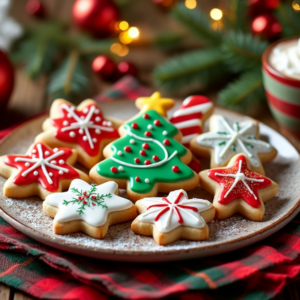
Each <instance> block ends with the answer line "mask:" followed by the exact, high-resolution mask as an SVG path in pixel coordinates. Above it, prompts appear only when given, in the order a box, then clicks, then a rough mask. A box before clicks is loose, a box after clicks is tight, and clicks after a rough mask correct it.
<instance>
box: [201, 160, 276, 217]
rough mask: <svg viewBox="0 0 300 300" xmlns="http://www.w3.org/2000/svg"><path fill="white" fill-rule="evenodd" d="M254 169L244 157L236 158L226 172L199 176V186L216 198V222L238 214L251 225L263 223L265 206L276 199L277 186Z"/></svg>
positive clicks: (214, 202) (224, 169)
mask: <svg viewBox="0 0 300 300" xmlns="http://www.w3.org/2000/svg"><path fill="white" fill-rule="evenodd" d="M253 169H254V168H253V166H252V165H251V162H250V160H249V159H248V157H247V156H246V155H245V154H237V155H235V156H234V157H233V158H232V159H231V160H230V162H229V164H228V166H227V167H225V168H217V169H210V170H205V171H202V172H200V174H199V176H200V183H201V186H202V187H203V188H204V189H205V190H207V191H208V192H209V193H211V194H214V195H215V196H214V200H213V206H214V208H215V209H216V218H217V219H226V218H228V217H230V216H232V215H234V214H236V213H240V214H241V215H243V216H245V217H246V218H248V219H250V220H253V221H261V220H262V218H263V215H264V212H265V205H264V202H266V201H268V200H270V199H272V198H273V197H274V196H275V195H276V193H277V191H278V185H277V183H275V182H274V181H272V180H271V179H269V178H267V177H265V176H263V175H260V174H258V173H255V172H254V170H253Z"/></svg>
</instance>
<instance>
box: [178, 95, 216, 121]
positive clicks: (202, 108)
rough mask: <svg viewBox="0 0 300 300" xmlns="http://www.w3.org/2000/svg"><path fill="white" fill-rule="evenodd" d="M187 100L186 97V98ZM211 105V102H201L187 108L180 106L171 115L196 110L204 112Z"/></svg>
mask: <svg viewBox="0 0 300 300" xmlns="http://www.w3.org/2000/svg"><path fill="white" fill-rule="evenodd" d="M186 100H187V99H186ZM211 107H212V103H209V102H208V103H203V104H199V105H195V106H191V107H187V108H182V109H179V110H177V111H175V112H174V114H173V117H179V116H186V115H190V114H194V113H198V112H203V113H206V112H207V111H208V110H209V109H210V108H211Z"/></svg>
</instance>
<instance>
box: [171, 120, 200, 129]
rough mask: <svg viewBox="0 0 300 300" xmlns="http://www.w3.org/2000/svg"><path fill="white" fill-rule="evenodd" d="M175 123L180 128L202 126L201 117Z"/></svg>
mask: <svg viewBox="0 0 300 300" xmlns="http://www.w3.org/2000/svg"><path fill="white" fill-rule="evenodd" d="M174 125H175V126H176V128H178V129H183V128H187V127H192V126H200V125H201V123H200V120H199V119H192V120H188V121H184V122H180V123H174Z"/></svg>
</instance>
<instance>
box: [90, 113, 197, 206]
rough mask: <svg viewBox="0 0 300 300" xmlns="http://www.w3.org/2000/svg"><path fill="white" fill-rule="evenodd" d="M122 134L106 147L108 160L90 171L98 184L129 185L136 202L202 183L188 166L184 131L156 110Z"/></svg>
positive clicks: (130, 124)
mask: <svg viewBox="0 0 300 300" xmlns="http://www.w3.org/2000/svg"><path fill="white" fill-rule="evenodd" d="M119 133H120V135H121V138H120V139H118V140H116V141H114V142H112V143H111V144H109V145H107V146H106V147H105V148H104V151H103V154H104V156H105V157H106V158H107V159H106V160H104V161H102V162H100V163H99V164H97V165H96V166H94V167H93V168H92V170H91V171H90V177H91V178H92V179H93V180H94V181H95V182H96V183H103V182H106V181H110V180H113V181H115V182H117V183H118V185H119V187H120V188H127V193H128V196H129V198H130V199H131V200H133V201H136V200H139V199H141V198H144V197H152V196H156V195H157V193H158V192H170V191H173V190H176V189H178V188H184V189H185V190H191V189H193V188H195V187H196V186H197V185H198V182H199V179H198V178H197V175H196V173H195V172H194V171H193V170H191V169H190V168H189V167H188V166H187V164H189V163H190V161H191V160H192V154H191V152H190V151H189V150H188V149H186V148H185V147H184V146H183V145H182V144H181V143H180V141H181V133H180V131H179V130H178V129H177V128H176V127H175V126H174V125H173V124H171V123H170V122H169V121H168V120H167V119H165V118H164V117H163V116H161V115H160V114H159V113H158V112H156V111H155V110H148V111H147V112H145V113H142V114H138V115H137V116H136V117H134V118H132V119H131V120H129V121H128V122H127V123H126V124H124V125H123V126H121V127H120V128H119Z"/></svg>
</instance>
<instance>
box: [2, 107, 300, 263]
mask: <svg viewBox="0 0 300 300" xmlns="http://www.w3.org/2000/svg"><path fill="white" fill-rule="evenodd" d="M179 105H180V103H177V106H176V107H175V108H174V109H176V108H177V107H178V106H179ZM102 109H103V111H104V113H105V114H106V115H109V116H112V117H116V118H119V119H123V120H126V119H129V118H130V117H132V116H133V115H135V113H136V112H137V110H136V109H135V107H134V103H133V102H127V101H126V102H125V101H120V102H114V103H107V104H103V105H102ZM215 113H218V114H222V115H224V116H227V117H230V118H233V119H237V120H238V121H240V120H245V119H249V118H248V117H246V116H242V115H238V114H235V113H233V112H229V111H226V110H223V109H215ZM45 118H46V115H44V116H40V117H38V118H36V119H33V120H31V121H29V122H27V123H25V124H23V125H22V126H21V127H20V128H17V129H16V130H14V131H13V132H12V133H11V134H10V135H9V136H8V137H6V138H5V139H4V140H3V141H2V142H1V144H0V154H1V155H3V154H15V153H16V154H17V153H19V154H21V153H25V152H26V150H27V148H28V146H29V145H30V144H31V143H32V142H33V140H34V137H35V136H36V135H37V134H38V133H39V132H40V131H41V124H42V122H43V120H44V119H45ZM260 132H261V138H262V139H265V140H268V141H269V142H270V143H271V144H272V145H273V146H275V148H277V150H278V156H277V157H276V159H275V160H274V161H272V162H271V163H268V164H265V165H264V167H265V171H266V176H267V177H270V178H271V179H273V180H274V181H275V182H277V183H278V185H279V191H278V194H277V195H276V197H275V198H273V199H272V200H270V201H269V202H267V203H266V204H265V206H266V213H265V215H264V218H263V221H262V222H254V221H250V220H247V219H245V218H244V217H242V216H239V215H235V216H233V217H231V218H229V219H226V220H221V221H217V220H213V221H212V222H210V223H209V231H210V236H209V239H208V240H207V241H201V242H194V241H185V240H180V241H177V242H175V243H172V244H170V245H168V246H158V245H157V244H156V243H155V242H154V240H153V238H152V237H144V236H139V235H135V234H134V233H133V232H132V231H131V229H130V222H126V223H122V224H116V225H114V226H111V227H110V229H109V231H108V234H107V235H106V237H105V239H103V240H96V239H93V238H91V237H89V236H87V235H85V234H82V233H73V234H68V235H61V236H59V235H55V234H54V233H53V231H52V220H53V219H52V218H50V217H48V216H46V215H44V213H43V211H42V201H41V200H40V199H39V198H37V197H30V198H26V199H22V200H20V199H19V200H17V199H11V198H7V197H5V196H2V189H3V185H4V183H5V178H3V177H1V176H0V189H1V195H0V215H1V217H3V218H4V219H5V220H6V221H7V222H8V223H10V224H11V225H12V226H14V227H15V228H16V229H18V230H20V231H21V232H23V233H24V234H26V235H28V236H30V237H32V238H33V239H35V240H37V241H39V242H41V243H44V244H47V245H49V246H52V247H55V248H58V249H61V250H65V251H68V252H72V253H76V254H80V255H84V256H89V257H94V258H99V259H108V260H115V261H127V262H128V261H132V262H158V261H172V260H181V259H191V258H196V257H205V256H211V255H216V254H221V253H225V252H228V251H232V250H235V249H239V248H242V247H245V246H247V245H250V244H253V243H255V242H258V241H260V240H262V239H264V238H266V237H267V236H269V235H271V234H273V233H274V232H276V231H278V230H279V229H280V228H282V227H283V226H284V225H286V224H287V223H288V222H289V221H291V220H292V219H293V217H295V216H296V214H297V213H298V212H299V210H300V207H299V206H300V200H299V199H300V187H299V178H300V158H299V154H298V152H297V151H296V150H295V148H294V147H293V146H292V145H291V144H290V143H289V142H288V141H287V140H286V139H285V138H284V137H283V136H281V135H280V134H279V133H277V132H276V131H274V130H273V129H271V128H269V127H267V126H266V125H264V124H260ZM201 162H202V166H203V168H208V167H209V165H208V164H209V160H208V159H205V160H203V161H201ZM78 167H79V168H81V167H80V166H78ZM81 169H82V170H84V168H81ZM85 171H87V170H85ZM188 194H189V198H191V197H197V198H203V199H209V200H212V196H211V195H209V194H208V193H207V192H206V191H204V190H201V188H200V187H198V188H196V189H195V190H193V191H191V192H189V193H188ZM120 195H121V196H123V197H127V195H126V192H125V191H124V190H120Z"/></svg>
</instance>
